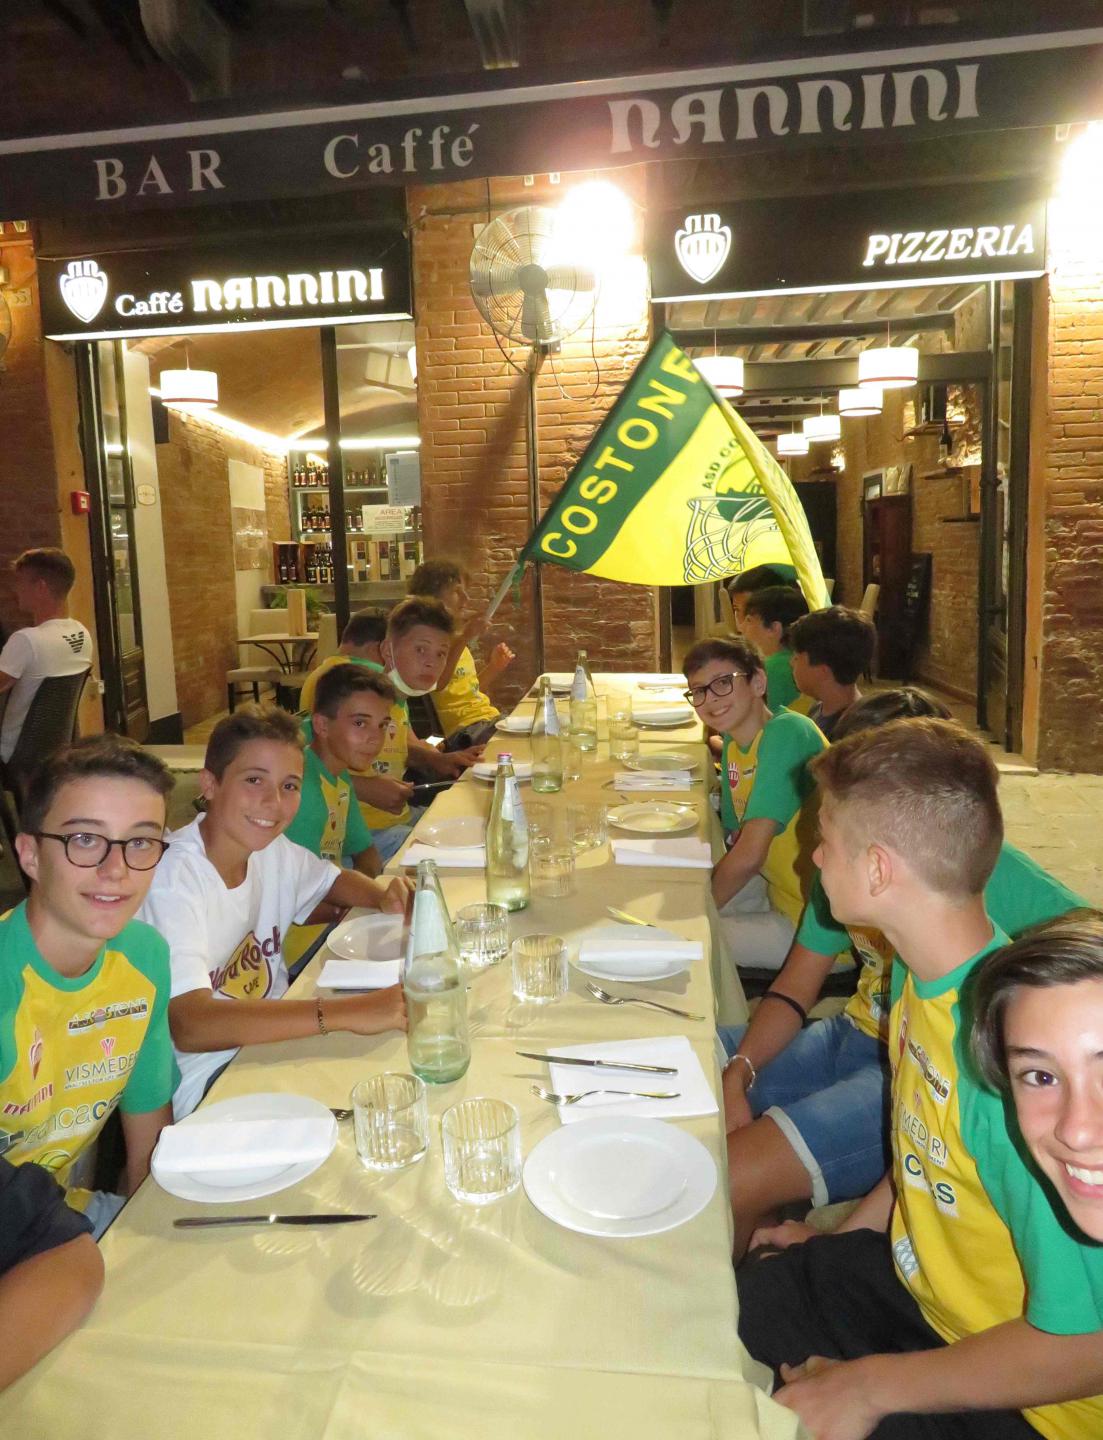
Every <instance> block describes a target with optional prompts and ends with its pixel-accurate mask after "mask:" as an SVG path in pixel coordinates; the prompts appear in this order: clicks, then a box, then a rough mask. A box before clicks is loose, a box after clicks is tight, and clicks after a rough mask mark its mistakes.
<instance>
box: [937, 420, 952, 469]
mask: <svg viewBox="0 0 1103 1440" xmlns="http://www.w3.org/2000/svg"><path fill="white" fill-rule="evenodd" d="M953 448H954V437H953V436H952V435H951V434H950V422H949V421H948V420H943V422H942V434H941V435H940V436H939V437H938V463H939V464H940V465H948V464H949V463H950V454H951V452H952V451H953Z"/></svg>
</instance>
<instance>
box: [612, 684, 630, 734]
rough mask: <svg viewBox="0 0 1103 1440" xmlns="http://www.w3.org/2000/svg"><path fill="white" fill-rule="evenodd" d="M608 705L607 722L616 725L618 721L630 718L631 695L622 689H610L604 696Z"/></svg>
mask: <svg viewBox="0 0 1103 1440" xmlns="http://www.w3.org/2000/svg"><path fill="white" fill-rule="evenodd" d="M606 705H607V706H608V714H609V724H610V726H612V725H616V724H617V722H618V721H624V720H628V721H631V719H632V697H631V696H630V695H629V694H627V693H626V692H625V691H624V690H610V691H609V694H608V696H607V697H606Z"/></svg>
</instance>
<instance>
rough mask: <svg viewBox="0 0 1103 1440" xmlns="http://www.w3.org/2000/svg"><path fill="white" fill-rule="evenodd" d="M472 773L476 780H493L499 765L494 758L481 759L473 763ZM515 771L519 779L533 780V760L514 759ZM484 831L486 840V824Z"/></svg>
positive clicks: (480, 842)
mask: <svg viewBox="0 0 1103 1440" xmlns="http://www.w3.org/2000/svg"><path fill="white" fill-rule="evenodd" d="M471 773H472V775H474V777H475V779H476V780H491V781H492V780H493V779H494V777H495V775H497V773H498V766H497V763H496V762H495V761H493V760H480V761H479V762H478V764H477V765H472V767H471ZM513 773H514V775H515V776H516V777H517V779H518V780H522V781H524V780H531V779H532V761H531V760H514V762H513ZM483 831H484V834H483V840H485V839H486V835H485V831H486V825H485V824H484V825H483ZM479 844H480V845H481V844H482V840H480V841H479Z"/></svg>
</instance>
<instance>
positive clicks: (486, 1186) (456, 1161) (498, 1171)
mask: <svg viewBox="0 0 1103 1440" xmlns="http://www.w3.org/2000/svg"><path fill="white" fill-rule="evenodd" d="M440 1136H441V1146H442V1148H443V1150H444V1183H445V1184H446V1185H447V1186H448V1189H449V1191H450V1192H451V1194H452V1195H453V1197H454V1198H455V1199H457V1200H459V1201H461V1202H462V1203H463V1204H464V1205H489V1204H490V1203H491V1202H492V1201H494V1200H502V1199H504V1198H505V1196H506V1195H509V1194H510V1193H511V1192H512V1191H514V1190H516V1189H517V1187H518V1185H519V1184H520V1183H521V1118H520V1116H519V1115H518V1113H517V1111H516V1109H515V1108H514V1107H513V1106H512V1105H510V1104H509V1102H508V1101H506V1100H490V1099H485V1098H482V1097H477V1098H475V1099H473V1100H461V1101H460V1102H459V1104H458V1105H453V1106H452V1108H451V1110H446V1111H445V1113H444V1116H443V1117H442V1119H441V1122H440Z"/></svg>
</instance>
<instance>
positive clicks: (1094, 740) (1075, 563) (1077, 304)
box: [1031, 206, 1103, 772]
mask: <svg viewBox="0 0 1103 1440" xmlns="http://www.w3.org/2000/svg"><path fill="white" fill-rule="evenodd" d="M1050 246H1051V266H1050V271H1051V273H1050V275H1049V277H1048V283H1049V287H1050V294H1049V301H1050V305H1049V346H1048V352H1049V354H1048V373H1047V375H1046V376H1045V380H1046V381H1047V384H1046V394H1047V397H1048V405H1047V406H1046V408H1045V409H1044V410H1042V409H1041V408H1040V407H1039V410H1037V411H1036V421H1035V425H1034V430H1033V433H1032V436H1031V447H1032V451H1033V453H1034V455H1035V456H1036V457H1037V458H1038V460H1039V462H1040V465H1039V468H1038V470H1037V471H1036V477H1035V478H1036V479H1037V480H1040V482H1041V483H1040V486H1034V487H1032V490H1033V491H1034V498H1035V500H1036V501H1037V502H1039V503H1040V504H1041V505H1042V506H1043V507H1044V517H1045V520H1044V524H1045V559H1044V578H1043V596H1042V616H1041V624H1042V657H1041V678H1040V691H1039V735H1038V763H1039V765H1040V766H1042V768H1044V769H1061V770H1089V771H1095V772H1098V771H1100V770H1103V744H1101V741H1100V733H1099V727H1098V725H1097V724H1096V723H1095V716H1096V714H1097V712H1098V708H1099V697H1100V694H1101V693H1103V251H1101V250H1100V248H1099V240H1098V230H1097V229H1096V230H1095V231H1094V233H1092V232H1089V234H1088V235H1085V234H1084V231H1083V230H1082V229H1081V228H1080V227H1079V226H1078V225H1077V224H1076V217H1075V216H1068V215H1066V214H1065V213H1063V212H1062V211H1061V210H1060V208H1059V207H1057V206H1051V210H1050ZM1039 492H1040V493H1039Z"/></svg>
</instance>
